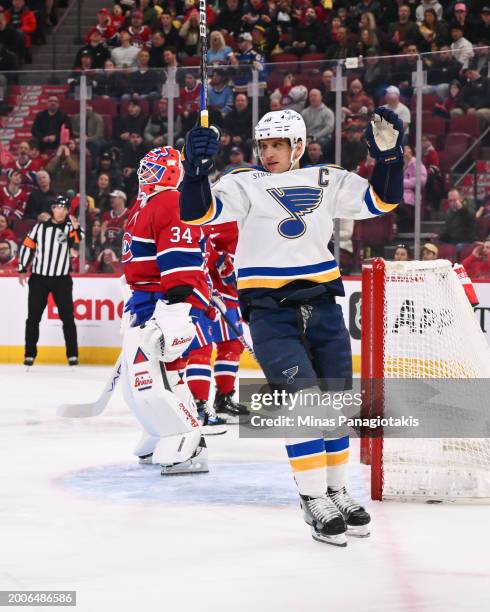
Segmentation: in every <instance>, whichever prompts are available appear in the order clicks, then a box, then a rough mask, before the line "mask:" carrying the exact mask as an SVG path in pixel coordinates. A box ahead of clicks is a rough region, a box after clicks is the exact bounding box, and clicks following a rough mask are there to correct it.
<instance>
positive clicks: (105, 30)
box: [85, 8, 118, 44]
mask: <svg viewBox="0 0 490 612" xmlns="http://www.w3.org/2000/svg"><path fill="white" fill-rule="evenodd" d="M97 19H98V23H97V25H95V26H94V27H93V28H90V30H89V31H88V32H87V34H86V36H85V42H86V43H88V42H90V37H91V35H92V32H94V31H95V30H97V31H98V32H99V33H100V35H101V37H102V39H103V40H104V41H105V42H106V43H109V44H110V42H111V41H113V39H114V37H115V36H116V34H117V30H118V28H116V27H115V26H114V24H113V23H112V19H111V12H110V11H109V9H106V8H101V9H100V10H99V12H98V13H97Z"/></svg>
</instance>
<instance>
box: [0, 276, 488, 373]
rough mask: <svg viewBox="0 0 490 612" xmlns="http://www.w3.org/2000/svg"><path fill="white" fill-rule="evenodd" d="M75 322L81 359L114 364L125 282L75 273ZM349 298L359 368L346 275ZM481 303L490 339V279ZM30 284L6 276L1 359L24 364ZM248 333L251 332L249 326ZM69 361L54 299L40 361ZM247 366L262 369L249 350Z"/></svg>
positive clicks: (353, 281) (356, 292)
mask: <svg viewBox="0 0 490 612" xmlns="http://www.w3.org/2000/svg"><path fill="white" fill-rule="evenodd" d="M73 280H74V285H73V297H74V305H75V320H76V323H77V330H78V340H79V346H80V361H81V362H82V363H91V364H113V363H114V362H115V360H116V358H117V355H118V353H119V349H120V344H121V333H120V323H121V315H122V311H123V300H122V295H121V284H120V281H119V279H118V278H117V277H114V276H101V275H97V276H83V277H74V279H73ZM344 286H345V293H346V296H345V297H344V298H340V299H339V303H341V305H342V309H343V311H344V319H345V322H346V325H347V326H348V329H349V332H350V336H351V343H352V353H353V365H354V370H355V371H356V372H358V371H359V363H360V337H361V332H360V297H361V280H360V278H359V277H346V278H345V279H344ZM475 289H476V292H477V295H478V297H479V300H480V305H479V306H478V307H477V308H476V309H475V316H476V317H477V320H478V322H479V324H480V326H481V328H482V330H483V332H484V333H485V334H486V336H487V340H488V341H489V342H490V283H475ZM27 291H28V290H27V287H21V286H20V285H19V283H18V279H17V277H16V276H7V275H2V276H1V277H0V292H1V293H0V295H2V297H3V299H2V300H0V320H1V322H2V324H1V325H0V362H3V363H19V362H21V361H22V358H23V354H24V346H23V345H24V326H25V319H26V316H27ZM246 335H247V336H248V338H250V337H249V335H248V330H246ZM65 361H66V357H65V348H64V342H63V333H62V328H61V321H60V320H59V317H58V313H57V309H56V306H55V304H54V302H53V301H52V300H51V299H50V301H49V303H48V307H47V308H46V311H45V313H44V315H43V320H42V322H41V330H40V338H39V354H38V362H39V363H64V362H65ZM241 366H242V367H244V368H247V369H251V368H254V367H258V366H257V365H256V364H255V362H254V361H253V360H252V358H251V357H250V356H249V355H248V354H247V353H246V352H244V353H243V355H242V361H241Z"/></svg>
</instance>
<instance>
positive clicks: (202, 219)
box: [184, 197, 216, 225]
mask: <svg viewBox="0 0 490 612" xmlns="http://www.w3.org/2000/svg"><path fill="white" fill-rule="evenodd" d="M215 215H216V200H215V199H214V197H212V199H211V206H210V207H209V209H208V211H207V213H206V214H204V215H203V216H202V217H199V219H193V220H192V221H184V223H186V224H187V225H204V223H207V222H208V221H211V219H213V218H214V216H215Z"/></svg>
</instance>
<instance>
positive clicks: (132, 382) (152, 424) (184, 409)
mask: <svg viewBox="0 0 490 612" xmlns="http://www.w3.org/2000/svg"><path fill="white" fill-rule="evenodd" d="M142 331H144V330H141V329H140V328H139V327H133V328H130V329H128V330H127V332H126V334H125V336H124V343H123V354H124V368H123V378H124V379H125V380H124V385H123V387H124V389H125V392H124V395H125V398H126V401H127V403H128V405H129V407H130V408H131V410H132V412H133V413H134V415H135V416H136V418H137V419H138V421H139V422H140V423H141V425H142V426H143V428H144V430H145V432H146V434H147V436H148V440H147V444H146V445H145V450H147V449H149V448H150V447H152V446H153V463H166V464H167V463H175V462H178V461H185V460H187V459H189V457H191V456H192V454H193V453H194V451H195V450H196V448H197V446H198V444H199V440H200V437H201V426H200V423H199V421H198V420H197V418H196V415H195V407H194V405H193V404H190V405H186V403H185V399H182V398H181V397H180V392H179V395H177V394H176V393H173V392H172V387H171V385H170V382H169V376H168V375H169V374H170V379H171V380H172V382H173V383H174V388H177V387H178V386H181V385H178V384H177V382H178V378H177V377H178V373H177V372H170V373H168V372H167V371H166V370H165V366H164V364H163V363H162V362H161V361H160V360H159V354H160V349H159V346H158V345H157V344H156V345H155V346H154V347H151V346H149V345H148V344H147V343H146V344H145V345H144V347H143V346H142V343H141V339H142V334H141V332H142ZM145 339H147V337H146V338H145ZM179 378H180V377H179ZM182 386H183V385H182ZM182 393H184V391H182ZM136 450H137V451H138V454H139V455H140V456H141V454H148V453H141V445H140V444H138V446H137V449H136Z"/></svg>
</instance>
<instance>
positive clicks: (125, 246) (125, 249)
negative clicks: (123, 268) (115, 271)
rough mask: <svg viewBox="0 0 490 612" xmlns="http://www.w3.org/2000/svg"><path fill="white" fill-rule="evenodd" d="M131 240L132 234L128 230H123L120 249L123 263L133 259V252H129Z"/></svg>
mask: <svg viewBox="0 0 490 612" xmlns="http://www.w3.org/2000/svg"><path fill="white" fill-rule="evenodd" d="M132 242H133V236H132V235H131V234H130V233H129V232H124V236H123V239H122V250H121V261H122V263H123V264H125V263H128V262H130V261H131V260H132V259H133V253H132V252H131V244H132Z"/></svg>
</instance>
